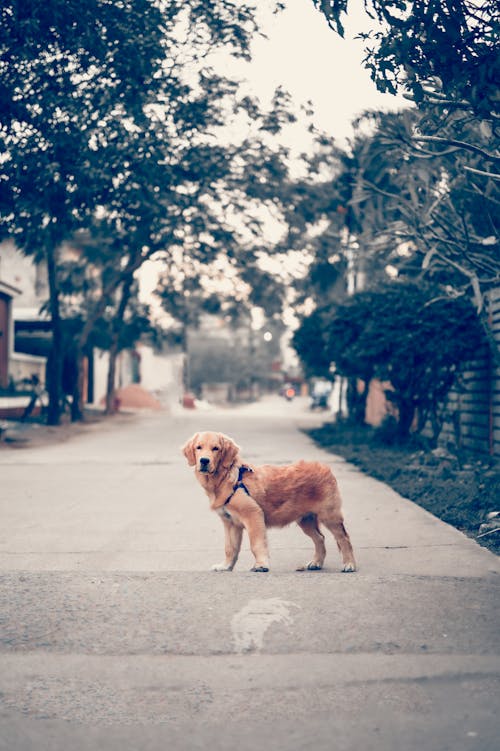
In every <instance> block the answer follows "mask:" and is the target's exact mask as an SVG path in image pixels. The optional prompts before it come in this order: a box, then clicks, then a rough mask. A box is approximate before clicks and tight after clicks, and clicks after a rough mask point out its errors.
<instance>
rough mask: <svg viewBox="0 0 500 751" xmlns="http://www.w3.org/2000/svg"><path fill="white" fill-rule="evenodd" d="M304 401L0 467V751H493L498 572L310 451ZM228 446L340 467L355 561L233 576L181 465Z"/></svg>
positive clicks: (58, 447) (488, 560)
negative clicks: (219, 568)
mask: <svg viewBox="0 0 500 751" xmlns="http://www.w3.org/2000/svg"><path fill="white" fill-rule="evenodd" d="M320 420H321V417H317V416H312V415H311V414H310V413H308V412H307V410H306V406H305V404H304V402H303V401H301V400H296V401H295V402H293V403H291V404H288V403H286V402H284V401H281V400H278V399H266V400H264V401H263V402H261V403H259V404H257V405H252V406H248V407H242V408H239V409H234V410H213V411H205V412H191V411H183V412H181V411H180V410H179V411H178V412H174V413H173V414H167V413H160V414H158V413H157V414H144V415H135V416H131V417H129V418H122V419H119V420H118V421H112V420H111V421H109V422H108V423H106V424H104V425H102V424H101V425H90V426H88V427H86V428H85V429H84V431H83V432H82V434H80V435H78V436H75V437H74V438H72V439H71V440H70V441H68V442H66V443H64V444H54V445H48V446H38V447H32V448H24V449H8V448H2V450H1V451H0V522H1V525H0V575H1V579H0V582H1V583H0V697H1V703H0V750H1V751H4V750H5V751H35V750H36V751H63V750H64V751H67V750H68V749H71V751H91V750H92V751H96V750H99V751H100V750H101V749H102V750H105V751H108V749H109V750H110V751H115V750H116V751H129V750H130V751H132V750H134V751H135V750H137V751H157V750H158V751H159V750H160V749H162V751H163V750H164V749H169V750H171V751H177V750H179V751H187V749H216V750H218V749H220V750H221V751H226V749H227V751H233V749H235V748H237V749H238V751H247V750H248V751H250V750H251V749H252V750H253V749H256V748H259V749H264V750H265V751H274V750H276V751H278V749H279V750H280V751H302V750H304V749H311V751H313V750H314V751H323V750H324V751H326V750H327V749H328V750H330V749H335V750H338V751H344V750H345V751H361V750H362V751H369V750H370V749H373V750H374V751H378V750H379V749H380V751H382V750H383V751H392V750H394V751H413V750H415V751H426V750H427V749H428V750H429V751H442V750H443V751H444V750H445V749H453V751H462V750H464V751H465V750H468V749H471V750H474V751H493V749H495V751H496V749H498V736H499V730H500V722H499V719H498V705H499V701H498V700H499V667H500V657H499V654H498V626H499V618H498V601H499V597H498V594H499V584H498V582H499V579H500V577H499V572H500V567H499V564H498V559H497V557H495V556H494V555H493V554H492V553H490V552H488V551H487V550H485V549H483V548H480V547H479V546H478V545H477V544H476V543H474V542H473V541H471V540H469V539H467V538H466V537H464V536H463V535H462V534H461V533H459V532H458V531H456V530H455V529H453V528H451V527H449V526H448V525H446V524H444V523H443V522H441V521H438V520H437V519H435V518H434V517H433V516H431V515H430V514H428V513H427V512H426V511H424V510H423V509H420V508H419V507H417V506H415V505H414V504H412V503H410V502H409V501H407V500H405V499H403V498H401V497H400V496H399V495H397V494H396V493H395V492H393V491H392V490H391V489H389V488H388V487H387V486H386V485H384V484H382V483H380V482H378V481H376V480H373V479H370V478H368V477H366V476H365V475H363V474H362V473H360V472H359V471H357V470H356V469H355V468H354V467H352V466H351V465H349V464H347V463H346V462H344V461H343V460H342V459H340V458H338V457H335V456H332V455H331V454H328V453H326V452H323V451H321V450H320V449H318V448H317V447H315V446H314V445H313V443H312V442H311V441H310V439H309V438H308V437H307V436H306V435H305V434H304V433H303V432H301V431H300V429H299V428H300V427H301V426H304V425H307V424H309V423H311V422H316V423H317V422H319V421H320ZM198 429H215V430H222V431H224V432H226V433H228V434H229V435H231V436H233V437H234V438H235V439H236V441H237V442H238V443H239V444H240V445H241V446H242V447H243V449H244V451H243V455H244V457H245V459H247V460H248V461H251V462H254V463H260V462H268V463H269V462H273V463H285V462H290V461H294V460H296V459H299V458H307V459H320V460H322V461H325V462H327V463H328V464H330V465H331V467H332V469H333V470H334V472H335V473H336V475H337V477H338V480H339V484H340V487H341V491H342V494H343V496H344V508H345V516H346V526H347V528H348V530H349V533H350V535H351V539H352V541H353V545H354V548H355V552H356V555H357V559H358V564H359V571H358V572H357V573H356V574H342V573H340V563H341V562H340V557H339V555H338V552H337V549H336V545H335V543H334V540H333V538H332V537H329V538H327V549H328V556H327V559H326V568H325V569H324V570H323V571H321V572H300V573H299V572H295V568H296V566H297V565H298V564H303V563H305V562H306V561H307V560H309V559H310V553H311V547H312V545H311V542H310V540H309V539H308V538H306V537H305V536H304V535H303V533H302V532H301V531H300V530H299V529H298V528H295V527H290V528H287V529H286V530H278V531H276V530H273V531H272V532H271V534H270V550H271V572H270V573H268V574H255V573H251V572H250V571H249V569H250V567H251V564H252V557H251V555H250V552H249V550H248V543H246V542H245V543H244V549H243V552H242V555H241V558H240V561H239V562H238V564H237V567H236V569H235V571H234V572H232V573H214V572H212V571H210V566H211V565H212V564H213V563H217V562H219V561H220V560H222V558H223V533H222V525H221V522H220V520H219V519H218V518H217V516H216V515H215V514H213V513H210V512H209V510H208V501H207V499H206V498H205V496H204V495H203V492H202V491H201V489H200V487H199V486H198V485H197V483H196V482H195V480H194V477H193V475H192V470H191V469H190V468H188V467H187V465H186V463H185V460H184V458H183V457H182V455H181V453H180V451H179V447H180V446H181V445H182V444H183V443H184V442H185V440H186V439H187V438H188V437H189V436H190V435H191V434H192V433H193V432H195V431H196V430H198Z"/></svg>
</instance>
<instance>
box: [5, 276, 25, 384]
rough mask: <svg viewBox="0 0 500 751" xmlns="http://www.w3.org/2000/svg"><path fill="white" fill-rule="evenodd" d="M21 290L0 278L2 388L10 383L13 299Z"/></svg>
mask: <svg viewBox="0 0 500 751" xmlns="http://www.w3.org/2000/svg"><path fill="white" fill-rule="evenodd" d="M19 293H20V290H19V289H18V288H17V287H14V286H13V285H12V284H8V283H7V282H4V281H2V279H1V278H0V389H7V388H8V387H9V383H10V357H11V352H12V348H13V341H14V326H13V319H12V300H13V298H14V296H15V295H18V294H19Z"/></svg>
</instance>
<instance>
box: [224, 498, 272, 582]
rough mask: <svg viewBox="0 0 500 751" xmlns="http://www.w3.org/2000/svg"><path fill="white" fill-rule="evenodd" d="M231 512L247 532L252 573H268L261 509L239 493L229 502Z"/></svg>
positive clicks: (264, 524)
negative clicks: (252, 561)
mask: <svg viewBox="0 0 500 751" xmlns="http://www.w3.org/2000/svg"><path fill="white" fill-rule="evenodd" d="M233 512H235V514H236V515H237V517H238V519H239V521H241V523H242V524H243V526H244V527H245V529H246V531H247V532H248V538H249V540H250V550H251V551H252V553H253V555H254V558H255V563H254V565H253V566H252V571H259V572H261V571H269V553H268V548H267V534H266V521H265V519H264V512H263V511H262V509H261V507H260V506H259V505H258V503H257V502H256V501H254V499H253V498H252V497H251V496H249V495H246V494H244V493H243V491H240V492H238V493H237V495H235V496H234V497H233V499H232V500H231V513H233Z"/></svg>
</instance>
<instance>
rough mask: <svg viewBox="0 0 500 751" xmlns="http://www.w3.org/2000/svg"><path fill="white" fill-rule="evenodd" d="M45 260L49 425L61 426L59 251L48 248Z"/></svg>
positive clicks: (61, 361)
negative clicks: (49, 337)
mask: <svg viewBox="0 0 500 751" xmlns="http://www.w3.org/2000/svg"><path fill="white" fill-rule="evenodd" d="M45 258H46V261H47V280H48V284H49V305H50V316H51V322H52V323H51V325H52V345H51V348H50V353H49V357H48V359H47V392H48V395H49V406H48V413H47V423H48V425H59V423H60V419H61V404H62V396H63V394H62V372H63V332H62V325H61V313H60V307H59V285H58V280H57V249H56V248H54V247H52V246H50V247H48V246H46V248H45Z"/></svg>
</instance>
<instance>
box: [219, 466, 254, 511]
mask: <svg viewBox="0 0 500 751" xmlns="http://www.w3.org/2000/svg"><path fill="white" fill-rule="evenodd" d="M245 472H253V469H250V467H245V465H244V464H243V465H242V466H241V467H240V468H239V470H238V482H236V483H235V484H234V485H233V492H232V493H231V495H230V496H228V497H227V498H226V500H225V501H224V506H227V504H228V503H229V501H230V500H231V498H232V497H233V495H234V494H235V493H236V491H237V490H239V489H240V488H241V489H242V490H244V491H245V493H246V494H247V495H250V491H249V490H248V488H247V486H246V485H245V483H244V482H243V475H244V474H245Z"/></svg>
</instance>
